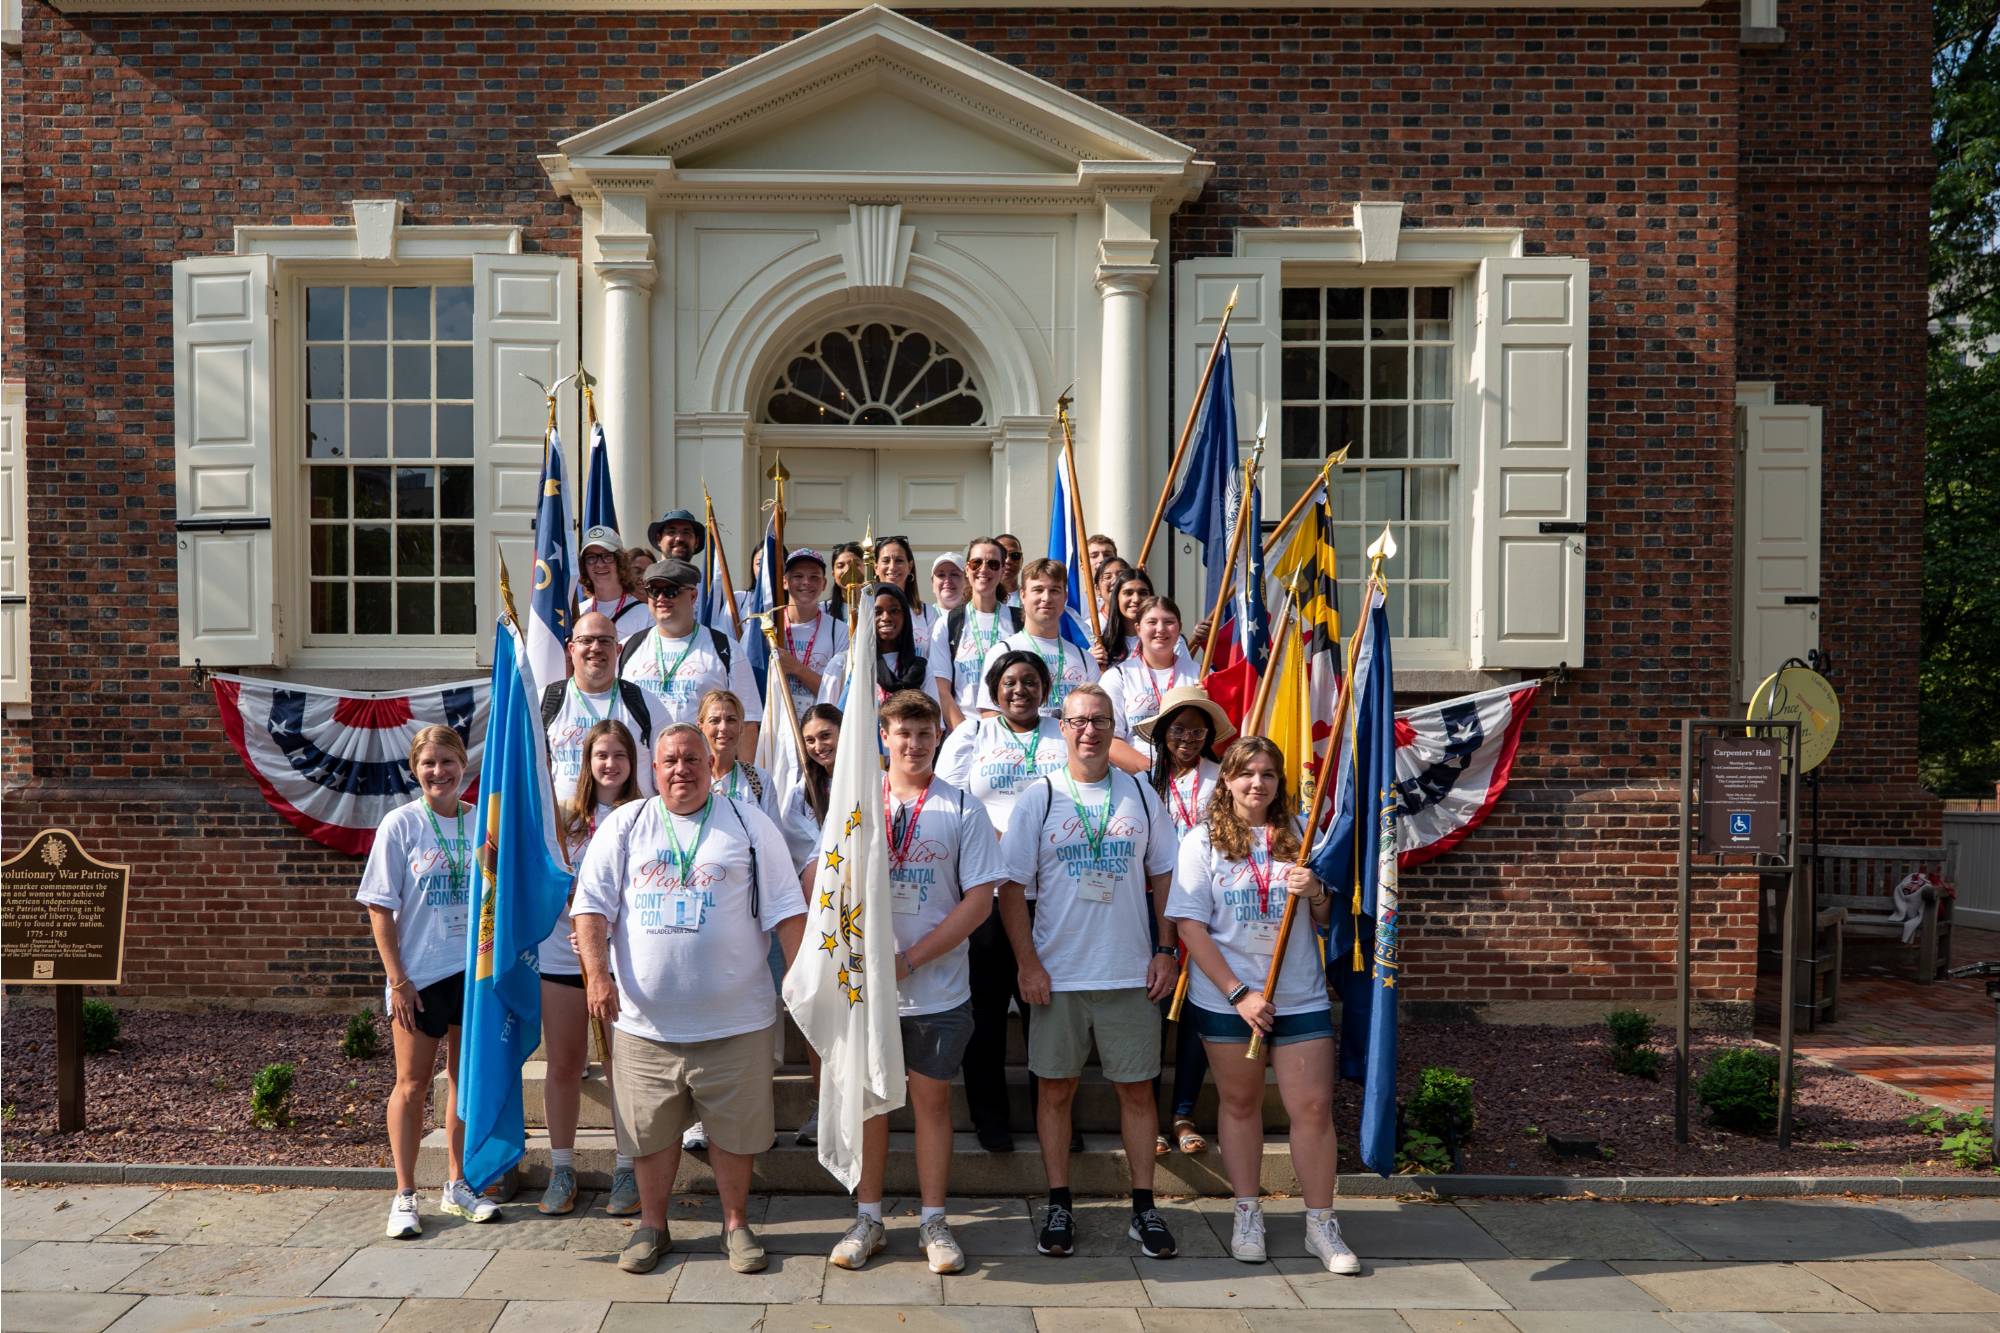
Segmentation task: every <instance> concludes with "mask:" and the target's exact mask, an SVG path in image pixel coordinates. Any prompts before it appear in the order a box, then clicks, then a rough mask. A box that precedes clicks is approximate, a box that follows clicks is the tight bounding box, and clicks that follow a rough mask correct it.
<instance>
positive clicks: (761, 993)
mask: <svg viewBox="0 0 2000 1333" xmlns="http://www.w3.org/2000/svg"><path fill="white" fill-rule="evenodd" d="M653 754H654V757H653V777H654V780H655V782H656V783H657V785H658V787H659V791H660V795H658V796H657V797H654V798H653V799H651V800H646V801H633V802H631V803H629V804H627V805H622V806H620V807H619V808H618V809H617V810H616V811H614V812H613V813H612V814H611V815H609V816H608V817H607V818H606V819H605V820H604V822H603V823H602V824H600V825H599V826H598V828H597V832H596V834H595V835H594V836H593V837H592V838H591V840H590V849H589V851H587V852H586V853H585V854H584V858H583V864H582V865H581V866H579V867H578V868H577V876H576V895H575V898H574V900H573V902H572V906H571V908H570V913H571V915H572V917H573V918H574V919H575V921H576V934H577V943H578V946H579V950H580V953H581V955H582V958H583V964H584V974H585V976H586V977H587V978H588V982H587V986H586V990H587V997H588V1003H589V1006H590V1014H591V1017H593V1018H595V1019H598V1020H600V1021H602V1022H607V1023H611V1024H612V1025H613V1027H614V1029H615V1035H614V1037H613V1043H612V1050H613V1058H612V1064H613V1066H614V1067H615V1068H616V1069H617V1070H618V1077H617V1079H616V1080H614V1081H613V1084H612V1096H613V1097H614V1098H615V1099H616V1102H617V1106H616V1110H617V1118H616V1124H617V1128H618V1137H619V1147H620V1149H621V1150H622V1151H624V1152H626V1153H627V1154H628V1155H630V1156H631V1157H632V1159H633V1170H634V1173H635V1174H636V1175H637V1177H638V1181H639V1210H640V1217H639V1227H638V1229H637V1230H636V1231H634V1232H633V1233H632V1237H631V1240H630V1242H629V1243H628V1244H627V1245H626V1247H625V1251H624V1253H623V1254H622V1255H620V1256H619V1260H618V1266H619V1267H620V1268H622V1269H624V1270H626V1271H627V1272H634V1273H643V1272H647V1271H649V1270H650V1269H651V1268H652V1267H653V1266H654V1265H655V1264H657V1263H658V1262H659V1258H660V1255H661V1254H663V1253H664V1252H665V1251H666V1250H667V1249H668V1248H669V1246H670V1245H671V1244H672V1241H671V1238H670V1237H669V1236H668V1234H667V1205H668V1203H669V1202H670V1200H671V1196H672V1193H673V1185H674V1173H675V1171H676V1170H677V1169H678V1168H679V1166H680V1159H681V1131H682V1130H684V1129H686V1128H687V1126H688V1125H689V1124H690V1123H691V1122H693V1121H695V1120H699V1121H701V1122H702V1124H704V1125H705V1126H706V1127H707V1130H708V1143H709V1166H710V1167H711V1169H713V1171H714V1172H715V1187H716V1193H717V1194H718V1195H719V1196H720V1197H721V1200H722V1220H723V1248H724V1251H725V1252H726V1253H727V1254H728V1256H729V1266H730V1267H731V1268H732V1269H734V1270H736V1271H737V1272H739V1273H754V1272H757V1271H759V1270H761V1269H762V1268H763V1267H764V1264H765V1258H764V1249H763V1246H762V1245H760V1244H759V1243H758V1241H757V1238H756V1236H755V1235H753V1234H752V1233H751V1231H750V1223H749V1219H748V1213H747V1209H748V1206H749V1199H750V1173H751V1168H752V1166H753V1165H754V1164H755V1161H756V1155H757V1154H758V1153H760V1152H763V1151H764V1150H765V1149H767V1148H769V1147H770V1146H771V1142H772V1136H773V1132H774V1131H773V1124H774V1115H773V1108H772V1098H771V1080H772V1077H773V1074H774V1072H775V1063H774V1052H773V1044H774V1037H775V1033H776V1026H777V1022H778V997H777V994H776V992H775V991H774V990H773V988H772V986H771V972H770V968H769V966H768V965H767V963H766V961H765V959H766V956H767V955H768V954H769V952H770V936H771V932H772V931H774V930H775V931H776V932H777V936H778V942H779V944H780V946H781V947H782V949H783V951H784V956H785V960H786V962H787V963H789V962H790V961H791V959H792V957H793V956H794V955H795V954H796V953H797V952H798V947H799V938H800V934H801V932H802V931H803V929H804V924H805V923H804V913H805V896H804V894H803V892H802V891H801V890H800V888H799V877H798V875H797V874H796V873H794V871H793V869H792V857H791V853H790V852H789V851H787V850H786V847H785V840H784V836H783V835H782V834H780V833H779V832H778V827H777V825H775V824H773V823H772V822H771V821H770V820H769V819H768V818H766V817H765V815H764V814H763V812H762V811H760V810H758V809H757V808H756V807H755V806H753V805H750V804H747V803H745V802H740V801H735V800H732V799H730V798H729V797H727V796H718V795H715V794H714V793H713V792H711V791H710V790H709V759H708V742H707V741H706V740H705V739H704V738H703V737H702V734H701V732H700V731H699V730H697V729H696V728H694V727H692V726H688V725H685V724H680V723H676V724H674V725H671V726H669V727H667V729H666V730H665V731H663V732H661V733H660V736H659V738H658V740H657V741H656V742H655V745H654V752H653Z"/></svg>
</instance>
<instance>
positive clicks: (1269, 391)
mask: <svg viewBox="0 0 2000 1333" xmlns="http://www.w3.org/2000/svg"><path fill="white" fill-rule="evenodd" d="M1281 283H1282V279H1281V277H1280V275H1279V263H1278V261H1277V260H1275V259H1183V260H1182V261H1181V262H1180V263H1178V264H1176V265H1174V357H1175V361H1174V421H1173V435H1172V436H1171V437H1169V442H1170V445H1171V444H1172V443H1177V442H1178V441H1179V440H1180V430H1181V427H1182V425H1184V424H1185V423H1186V421H1187V414H1188V406H1189V404H1191V403H1192V402H1193V400H1194V391H1195V389H1196V387H1198V386H1199V385H1200V384H1201V368H1202V367H1203V366H1204V365H1207V364H1208V349H1209V348H1211V347H1213V346H1215V331H1216V330H1217V329H1218V328H1220V327H1221V325H1222V312H1223V310H1224V309H1225V308H1226V307H1227V306H1228V304H1229V294H1230V293H1231V292H1235V293H1236V309H1235V311H1234V312H1233V313H1231V315H1230V317H1229V359H1230V361H1231V363H1232V370H1233V372H1234V374H1235V377H1236V436H1237V439H1238V440H1239V441H1240V442H1241V444H1242V447H1243V449H1244V450H1245V451H1248V450H1249V448H1250V446H1251V444H1252V442H1253V441H1255V440H1256V438H1257V418H1258V416H1259V415H1260V414H1261V413H1262V412H1263V411H1264V409H1266V408H1269V409H1270V412H1271V418H1270V424H1269V426H1268V427H1267V428H1266V430H1265V435H1264V462H1265V474H1264V475H1265V482H1264V491H1265V501H1264V503H1265V505H1266V507H1267V508H1268V507H1269V506H1270V504H1271V503H1272V502H1273V501H1274V499H1275V497H1276V496H1277V490H1276V486H1277V476H1278V461H1279V458H1280V457H1281V455H1282V453H1283V450H1282V449H1281V448H1280V447H1279V446H1280V445H1281V443H1282V441H1281V440H1280V439H1279V438H1278V423H1279V420H1280V418H1281V417H1282V416H1283V413H1281V412H1280V411H1279V410H1278V405H1279V403H1280V401H1281V400H1282V399H1283V398H1284V381H1283V380H1282V379H1281V378H1280V377H1279V363H1280V361H1281V359H1282V358H1281V357H1280V355H1279V353H1280V351H1281V341H1282V338H1283V331H1284V326H1283V325H1282V324H1281V323H1280V306H1281V304H1282V302H1281V297H1282V295H1283V293H1282V291H1281ZM1270 517H1272V518H1276V517H1277V515H1276V514H1271V515H1270Z"/></svg>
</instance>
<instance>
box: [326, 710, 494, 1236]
mask: <svg viewBox="0 0 2000 1333" xmlns="http://www.w3.org/2000/svg"><path fill="white" fill-rule="evenodd" d="M465 768H466V756H465V742H464V740H462V739H461V738H460V737H459V734H458V733H457V732H455V731H453V730H452V729H451V728H450V727H439V726H430V727H425V728H423V729H422V730H421V731H419V732H418V733H417V734H416V738H415V739H414V740H412V741H411V742H410V771H411V772H412V773H414V774H415V775H416V779H417V785H418V786H419V787H420V788H421V789H422V795H421V796H419V797H418V798H417V799H416V800H414V801H411V802H410V803H409V804H408V805H399V806H397V807H396V808H395V809H394V810H391V811H390V812H389V814H388V817H387V818H385V819H384V820H383V821H382V826H381V827H380V828H379V829H377V830H376V831H375V842H374V844H373V845H372V846H371V847H370V848H369V849H368V864H367V865H366V866H365V867H364V868H363V869H362V872H361V887H360V889H359V890H358V891H357V892H356V893H355V895H354V896H355V898H356V899H357V900H359V901H360V902H361V903H363V904H364V905H365V906H366V907H367V908H368V925H369V928H370V929H371V930H372V931H373V932H374V935H375V951H376V952H377V953H378V954H380V955H381V957H382V970H383V972H384V973H386V974H387V976H388V988H387V991H386V992H385V995H384V999H383V1008H384V1009H385V1010H386V1011H387V1012H388V1014H389V1018H390V1037H391V1040H392V1041H393V1042H394V1044H395V1050H396V1085H395V1087H394V1088H393V1089H391V1090H390V1092H389V1111H388V1121H389V1154H390V1156H391V1157H392V1158H393V1159H394V1160H395V1164H396V1197H395V1198H394V1199H393V1200H392V1201H391V1202H390V1204H389V1226H388V1236H389V1238H390V1239H391V1240H405V1239H408V1238H409V1237H412V1236H421V1235H422V1234H423V1233H424V1224H423V1221H422V1219H421V1218H420V1217H419V1215H418V1212H417V1148H418V1144H419V1143H420V1142H421V1141H422V1139H423V1136H424V1096H425V1094H426V1093H427V1092H428V1091H429V1089H430V1083H431V1071H432V1069H433V1068H435V1067H436V1064H437V1052H438V1043H439V1042H443V1043H445V1057H444V1059H445V1063H444V1075H445V1124H446V1128H447V1129H448V1131H449V1137H448V1141H447V1147H446V1149H445V1164H446V1168H447V1173H448V1174H447V1179H446V1183H445V1187H444V1192H443V1195H442V1196H441V1198H440V1199H439V1207H440V1208H441V1209H442V1210H443V1211H445V1212H447V1213H450V1214H452V1215H454V1216H457V1217H463V1218H466V1219H467V1220H469V1221H473V1222H490V1221H492V1220H493V1219H494V1218H495V1217H496V1216H498V1215H499V1209H498V1207H497V1206H496V1205H495V1204H494V1203H493V1201H492V1200H490V1199H485V1198H482V1197H480V1196H479V1195H477V1194H475V1193H473V1192H472V1188H471V1186H469V1185H467V1184H466V1183H465V1126H464V1124H463V1123H461V1122H460V1120H459V1118H458V1029H459V1023H460V1020H461V1018H462V1016H463V1015H464V1012H465V931H466V921H467V917H468V915H469V913H470V910H471V902H472V867H473V847H472V838H473V834H474V832H475V829H474V824H475V820H474V818H473V814H474V812H473V809H472V807H471V806H469V805H467V804H466V803H465V802H463V801H461V800H459V798H458V797H459V793H460V792H462V791H463V790H464V789H465Z"/></svg>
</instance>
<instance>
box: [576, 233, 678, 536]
mask: <svg viewBox="0 0 2000 1333" xmlns="http://www.w3.org/2000/svg"><path fill="white" fill-rule="evenodd" d="M597 276H598V279H599V280H600V281H601V282H603V284H604V343H603V346H604V363H603V364H602V365H601V366H598V367H596V368H595V373H596V374H597V377H598V385H597V395H596V396H597V414H598V416H599V418H600V419H602V420H603V422H604V444H605V448H606V450H607V452H608V453H609V454H610V457H611V491H612V497H613V499H614V501H615V502H616V503H617V506H618V526H619V528H620V529H621V531H620V533H619V535H620V536H622V537H623V538H624V539H625V544H626V545H627V546H638V545H641V544H642V543H644V542H645V540H646V525H647V524H649V523H651V522H652V521H653V520H654V519H655V518H658V517H659V515H658V514H657V513H655V512H654V510H653V507H652V492H653V485H652V461H653V413H652V405H653V381H652V373H651V372H652V365H651V358H652V329H653V282H654V278H655V269H654V265H653V261H652V260H650V259H647V260H643V261H635V260H600V261H599V262H598V264H597ZM689 507H690V508H694V509H696V510H699V508H700V507H699V506H698V505H695V506H689Z"/></svg>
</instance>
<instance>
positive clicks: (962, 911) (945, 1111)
mask: <svg viewBox="0 0 2000 1333" xmlns="http://www.w3.org/2000/svg"><path fill="white" fill-rule="evenodd" d="M880 717H881V734H882V744H883V747H884V748H885V749H886V750H887V751H888V755H889V772H888V774H887V775H886V776H885V777H884V778H883V779H882V824H883V827H884V828H885V829H886V830H887V831H888V847H889V897H890V903H891V916H892V920H893V924H894V927H895V933H896V959H895V963H896V996H897V1003H896V1011H897V1018H898V1025H899V1027H900V1028H901V1035H902V1042H903V1064H904V1068H905V1070H906V1071H907V1074H908V1077H909V1100H910V1107H911V1109H912V1110H913V1111H914V1112H915V1113H916V1124H917V1184H918V1189H919V1190H920V1192H921V1193H922V1196H923V1214H922V1218H921V1220H920V1222H919V1223H918V1231H917V1237H918V1243H919V1244H920V1245H922V1247H923V1250H924V1257H925V1259H926V1261H927V1262H928V1263H929V1265H930V1270H931V1272H933V1273H956V1272H958V1271H959V1270H960V1269H961V1268H964V1267H965V1253H964V1251H962V1250H961V1249H959V1246H958V1242H957V1240H955V1239H954V1238H953V1237H952V1234H951V1228H950V1227H949V1226H947V1225H946V1224H945V1213H944V1202H945V1193H946V1191H947V1189H948V1188H949V1186H950V1181H951V1136H952V1129H951V1080H952V1078H953V1077H954V1076H955V1075H956V1074H957V1073H958V1070H959V1066H960V1064H961V1063H962V1062H963V1061H964V1059H965V1048H966V1044H967V1043H968V1042H969V1041H971V1039H972V980H971V969H970V965H969V962H968V953H969V949H968V947H967V943H966V941H967V938H968V937H969V936H970V935H971V934H972V932H973V931H974V930H976V929H977V928H978V927H979V924H980V923H981V922H983V921H984V920H986V917H987V915H988V913H990V912H991V911H992V910H993V886H994V885H995V884H996V883H998V882H999V880H1000V843H999V841H998V839H996V838H995V837H994V834H993V825H992V824H991V823H990V822H988V820H987V818H986V811H985V810H984V809H983V808H982V807H981V806H980V804H979V802H977V801H975V800H973V799H972V798H971V797H969V796H967V795H966V794H965V793H964V792H962V791H960V790H959V789H958V788H956V787H954V786H952V785H951V784H950V783H948V782H945V781H944V780H942V779H941V778H939V777H937V776H936V775H935V774H934V773H933V772H932V771H931V763H932V759H933V757H934V756H935V755H936V754H937V748H938V736H939V728H938V720H939V719H938V706H937V704H936V703H934V702H932V700H931V699H930V697H929V696H928V695H925V694H923V693H921V692H919V691H917V690H903V691H900V692H898V693H896V694H892V695H890V696H889V698H888V700H887V701H886V702H884V703H883V704H882V707H881V714H880ZM888 1156H889V1118H888V1116H887V1115H877V1116H873V1117H870V1118H869V1119H868V1120H867V1121H866V1122H865V1124H864V1125H863V1126H862V1133H861V1180H860V1183H859V1184H858V1185H857V1186H856V1187H855V1190H854V1197H855V1202H856V1203H857V1205H858V1207H859V1215H858V1216H857V1217H856V1218H855V1221H854V1225H853V1227H851V1228H850V1229H849V1230H848V1232H847V1234H846V1235H845V1236H843V1237H841V1239H840V1243H839V1244H837V1245H835V1246H834V1247H833V1255H832V1263H833V1265H834V1266H835V1267H836V1268H849V1269H853V1268H860V1267H861V1266H862V1265H863V1264H866V1263H867V1262H868V1260H869V1258H870V1257H872V1256H873V1255H876V1254H879V1253H881V1251H882V1249H883V1247H884V1245H886V1244H887V1236H886V1234H885V1233H884V1231H883V1226H882V1172H883V1167H884V1166H885V1165H886V1163H887V1160H888Z"/></svg>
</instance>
